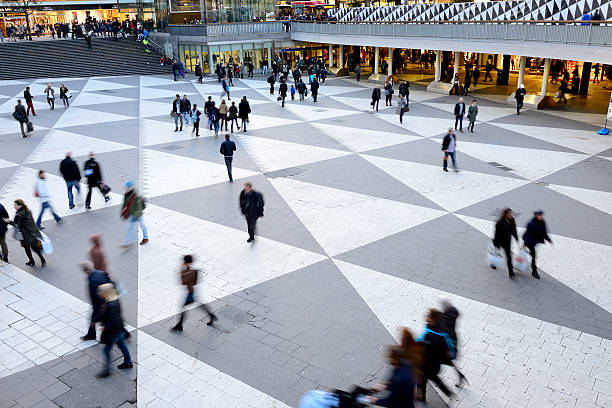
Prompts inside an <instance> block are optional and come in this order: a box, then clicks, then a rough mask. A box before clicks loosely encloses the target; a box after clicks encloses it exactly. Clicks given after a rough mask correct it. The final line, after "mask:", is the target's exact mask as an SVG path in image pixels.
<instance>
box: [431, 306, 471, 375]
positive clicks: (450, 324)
mask: <svg viewBox="0 0 612 408" xmlns="http://www.w3.org/2000/svg"><path fill="white" fill-rule="evenodd" d="M440 303H441V306H442V313H441V314H440V323H439V324H438V326H439V328H440V331H441V332H442V333H446V334H447V335H448V337H449V338H450V339H451V341H452V342H453V347H454V349H455V355H456V354H457V331H456V330H455V327H456V326H457V319H458V318H459V311H458V310H457V308H456V307H455V306H453V305H452V304H451V302H450V300H448V299H447V298H442V299H440ZM444 364H445V365H447V366H450V367H453V368H454V369H455V371H456V372H457V375H458V376H459V381H458V383H457V387H461V383H463V382H464V381H467V379H466V378H465V375H463V373H462V372H461V371H459V369H457V366H455V364H454V363H453V360H451V359H450V358H449V359H447V360H446V361H445V362H444Z"/></svg>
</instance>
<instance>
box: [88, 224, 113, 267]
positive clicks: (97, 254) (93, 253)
mask: <svg viewBox="0 0 612 408" xmlns="http://www.w3.org/2000/svg"><path fill="white" fill-rule="evenodd" d="M89 242H91V248H89V260H90V261H91V262H92V264H93V269H96V270H98V271H104V272H106V274H107V275H108V276H109V277H110V276H111V274H110V273H109V271H108V263H107V262H106V253H105V252H104V249H103V248H102V234H93V235H92V236H90V237H89Z"/></svg>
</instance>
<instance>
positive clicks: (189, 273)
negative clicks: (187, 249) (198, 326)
mask: <svg viewBox="0 0 612 408" xmlns="http://www.w3.org/2000/svg"><path fill="white" fill-rule="evenodd" d="M192 264H193V256H192V255H185V256H184V257H183V264H182V265H181V269H180V278H181V283H182V284H183V285H184V286H185V288H186V289H187V297H186V298H185V302H184V303H183V307H182V309H181V317H180V318H179V321H178V323H176V325H175V326H174V327H172V329H170V330H172V331H178V332H182V331H183V322H184V321H185V317H186V316H187V310H186V309H185V308H186V307H187V306H188V305H190V304H192V303H194V302H195V301H196V300H195V286H196V285H197V284H198V275H199V274H200V271H199V270H197V269H194V268H192V267H191V265H192ZM200 307H201V308H202V310H204V312H205V313H206V314H208V317H209V321H208V323H206V324H207V325H208V326H212V325H213V323H214V322H215V321H217V320H218V318H217V316H215V315H214V313H213V312H211V311H210V309H209V308H208V307H207V306H206V304H204V303H200Z"/></svg>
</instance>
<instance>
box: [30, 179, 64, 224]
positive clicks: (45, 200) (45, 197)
mask: <svg viewBox="0 0 612 408" xmlns="http://www.w3.org/2000/svg"><path fill="white" fill-rule="evenodd" d="M36 196H37V197H38V199H39V200H40V204H41V208H40V214H38V219H37V220H36V226H37V227H38V229H39V230H42V229H44V227H43V226H42V225H41V222H42V217H43V214H44V213H45V210H46V209H47V208H48V209H49V210H50V211H51V214H53V218H55V222H57V223H58V224H59V223H61V222H62V218H61V217H60V216H59V215H57V214H56V213H55V211H54V210H53V207H52V206H51V195H50V194H49V189H47V181H46V176H45V172H44V171H43V170H40V171H39V172H38V180H36Z"/></svg>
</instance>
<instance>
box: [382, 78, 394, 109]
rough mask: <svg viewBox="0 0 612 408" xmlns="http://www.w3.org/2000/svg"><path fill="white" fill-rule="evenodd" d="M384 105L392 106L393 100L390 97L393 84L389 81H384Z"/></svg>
mask: <svg viewBox="0 0 612 408" xmlns="http://www.w3.org/2000/svg"><path fill="white" fill-rule="evenodd" d="M384 88H385V106H393V103H392V102H393V101H392V99H391V98H393V93H394V91H393V84H391V83H390V82H389V81H387V82H385V87H384Z"/></svg>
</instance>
